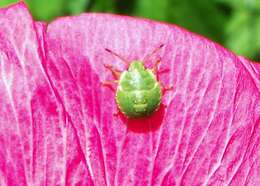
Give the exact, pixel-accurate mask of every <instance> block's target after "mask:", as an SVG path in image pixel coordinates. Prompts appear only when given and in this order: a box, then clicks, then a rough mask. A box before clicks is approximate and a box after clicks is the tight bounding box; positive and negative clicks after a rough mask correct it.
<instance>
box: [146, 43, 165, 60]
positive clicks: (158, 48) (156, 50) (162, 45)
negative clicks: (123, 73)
mask: <svg viewBox="0 0 260 186" xmlns="http://www.w3.org/2000/svg"><path fill="white" fill-rule="evenodd" d="M162 47H164V44H161V45H160V46H158V47H157V48H155V49H154V50H153V51H152V52H151V53H149V54H147V55H146V56H145V57H144V60H143V61H144V62H146V61H147V60H148V59H149V58H150V57H151V56H153V55H154V54H155V53H156V52H158V51H159V50H160V49H161V48H162Z"/></svg>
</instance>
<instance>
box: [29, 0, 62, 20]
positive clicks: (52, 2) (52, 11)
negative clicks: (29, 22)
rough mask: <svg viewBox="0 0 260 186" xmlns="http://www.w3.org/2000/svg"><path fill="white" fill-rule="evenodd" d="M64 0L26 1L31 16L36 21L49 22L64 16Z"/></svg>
mask: <svg viewBox="0 0 260 186" xmlns="http://www.w3.org/2000/svg"><path fill="white" fill-rule="evenodd" d="M65 2H66V0H44V1H43V0H26V3H27V4H28V6H29V9H30V10H31V12H32V14H33V16H34V17H35V18H36V19H37V20H45V21H50V20H52V19H54V18H55V17H58V16H62V15H64V14H65V8H64V6H65Z"/></svg>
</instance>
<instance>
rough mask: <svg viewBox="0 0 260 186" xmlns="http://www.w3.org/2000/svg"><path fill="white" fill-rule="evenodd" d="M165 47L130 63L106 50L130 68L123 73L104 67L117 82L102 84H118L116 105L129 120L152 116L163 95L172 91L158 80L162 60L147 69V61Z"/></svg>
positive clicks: (108, 66)
mask: <svg viewBox="0 0 260 186" xmlns="http://www.w3.org/2000/svg"><path fill="white" fill-rule="evenodd" d="M163 46H164V45H160V46H159V47H157V48H156V49H155V50H154V51H152V53H151V54H149V55H147V56H146V57H145V58H144V60H134V61H132V62H130V63H129V62H128V61H127V60H125V59H124V58H123V57H121V56H120V55H118V54H116V53H115V52H113V51H111V50H110V49H105V50H106V51H107V52H109V53H111V54H112V55H114V56H117V57H118V58H120V59H121V60H122V61H123V62H124V63H125V64H126V65H127V66H128V68H127V70H126V71H123V72H122V71H120V70H117V69H115V68H113V67H112V66H110V65H104V66H105V67H106V68H107V69H109V70H110V71H111V72H112V74H113V76H114V77H115V78H116V80H115V81H105V82H103V83H102V84H103V85H105V86H111V85H113V84H114V83H116V84H117V89H116V103H117V106H118V108H119V110H120V111H121V112H122V113H123V114H124V115H125V116H126V117H127V118H145V117H147V116H149V115H151V114H152V113H153V112H155V111H156V110H158V108H159V107H160V104H161V99H162V95H163V93H164V92H165V91H167V90H170V89H171V87H170V88H163V87H162V85H161V84H160V82H159V81H158V79H157V74H158V73H159V72H158V65H159V63H160V62H161V60H160V59H159V60H157V61H156V63H155V64H154V66H153V68H152V69H148V68H146V67H145V62H146V61H147V59H148V58H149V57H151V56H152V55H153V54H155V53H156V52H157V51H158V50H159V49H161V48H162V47H163Z"/></svg>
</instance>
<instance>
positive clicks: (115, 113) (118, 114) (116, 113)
mask: <svg viewBox="0 0 260 186" xmlns="http://www.w3.org/2000/svg"><path fill="white" fill-rule="evenodd" d="M113 116H116V117H119V116H120V113H119V110H118V109H117V111H116V112H114V113H113Z"/></svg>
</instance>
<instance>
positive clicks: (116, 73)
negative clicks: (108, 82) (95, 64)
mask: <svg viewBox="0 0 260 186" xmlns="http://www.w3.org/2000/svg"><path fill="white" fill-rule="evenodd" d="M104 67H105V68H107V69H109V70H110V71H111V72H112V74H113V76H114V78H115V79H119V77H120V74H121V73H122V72H121V71H120V70H117V69H114V68H113V67H112V66H111V65H104Z"/></svg>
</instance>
